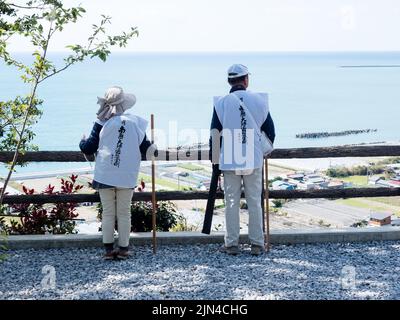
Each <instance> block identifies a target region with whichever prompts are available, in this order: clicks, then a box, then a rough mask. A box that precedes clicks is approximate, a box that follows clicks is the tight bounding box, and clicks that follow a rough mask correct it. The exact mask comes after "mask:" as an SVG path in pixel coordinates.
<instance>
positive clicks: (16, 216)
mask: <svg viewBox="0 0 400 320" xmlns="http://www.w3.org/2000/svg"><path fill="white" fill-rule="evenodd" d="M0 217H7V218H21V217H22V216H20V215H18V214H4V213H2V214H0ZM47 219H49V220H57V221H86V219H78V218H68V219H65V218H63V219H61V218H51V217H47Z"/></svg>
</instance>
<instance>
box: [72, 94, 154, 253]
mask: <svg viewBox="0 0 400 320" xmlns="http://www.w3.org/2000/svg"><path fill="white" fill-rule="evenodd" d="M97 103H98V104H99V105H100V108H99V110H98V112H97V120H96V122H95V124H94V126H93V129H92V132H91V134H90V136H89V138H88V139H85V137H83V138H82V140H81V142H80V144H79V147H80V149H81V151H82V152H83V153H84V154H89V155H90V154H96V164H95V170H94V178H93V183H92V186H93V188H95V189H97V190H98V191H99V194H100V200H101V204H102V206H103V213H102V233H103V243H104V246H105V250H106V252H105V255H104V258H105V259H107V260H110V259H114V258H116V257H117V258H120V259H125V258H127V257H128V256H129V236H130V231H131V211H130V208H131V200H132V195H133V190H134V188H135V186H136V185H137V178H138V174H139V167H140V161H141V157H142V155H143V154H146V153H149V152H153V153H154V152H156V147H155V146H154V145H152V144H151V143H150V141H149V140H148V139H147V137H146V127H147V121H146V120H145V119H142V118H140V117H138V116H135V115H132V114H129V113H127V112H126V111H127V110H128V109H130V108H132V107H133V105H134V104H135V103H136V97H135V95H133V94H126V93H124V91H123V89H122V88H121V87H117V86H114V87H110V88H109V89H108V90H107V92H106V93H105V96H104V98H99V97H98V101H97ZM116 220H117V225H118V246H119V248H118V249H114V228H115V221H116Z"/></svg>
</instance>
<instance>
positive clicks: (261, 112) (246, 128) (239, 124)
mask: <svg viewBox="0 0 400 320" xmlns="http://www.w3.org/2000/svg"><path fill="white" fill-rule="evenodd" d="M227 73H228V74H227V77H228V83H229V84H230V86H231V89H230V92H229V94H228V95H225V96H222V97H214V111H213V117H212V121H211V128H210V129H211V137H210V160H211V161H212V163H213V166H214V170H215V169H216V170H221V172H222V174H223V176H224V192H225V225H226V233H225V245H224V247H223V248H222V251H223V252H226V253H228V254H231V255H236V254H238V253H239V233H240V217H239V204H240V195H241V192H242V181H243V185H244V192H245V196H246V202H247V206H248V212H249V227H248V228H249V240H250V243H251V254H253V255H259V254H261V253H263V252H264V233H263V219H262V207H261V198H262V197H261V195H262V167H263V161H264V160H263V158H264V152H265V151H264V149H263V146H262V142H261V140H262V139H260V136H261V135H262V134H265V135H266V137H267V138H268V139H269V140H270V141H271V144H272V143H273V142H274V139H275V127H274V122H273V120H272V117H271V115H270V113H269V107H268V95H267V94H266V93H255V92H251V91H249V90H247V88H248V86H249V74H250V73H249V71H248V69H247V67H246V66H244V65H242V64H234V65H232V66H231V67H230V68H229V69H228V72H227Z"/></svg>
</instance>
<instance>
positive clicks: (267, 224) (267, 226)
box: [264, 158, 270, 252]
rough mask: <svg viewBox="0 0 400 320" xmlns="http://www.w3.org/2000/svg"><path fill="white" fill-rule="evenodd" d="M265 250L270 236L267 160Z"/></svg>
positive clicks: (266, 169) (268, 245) (266, 168)
mask: <svg viewBox="0 0 400 320" xmlns="http://www.w3.org/2000/svg"><path fill="white" fill-rule="evenodd" d="M264 172H265V179H264V180H265V197H264V198H265V235H264V237H265V250H266V251H267V252H269V249H270V234H269V188H268V187H269V186H268V185H269V183H268V158H265V169H264Z"/></svg>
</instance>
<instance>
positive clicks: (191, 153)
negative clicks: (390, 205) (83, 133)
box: [0, 145, 400, 162]
mask: <svg viewBox="0 0 400 320" xmlns="http://www.w3.org/2000/svg"><path fill="white" fill-rule="evenodd" d="M208 154H209V151H208V150H193V149H187V150H180V151H166V150H160V151H159V153H158V156H157V157H156V160H157V161H196V160H208V159H209V156H208ZM385 156H400V145H387V146H386V145H385V146H341V147H313V148H291V149H275V150H274V151H273V152H272V154H271V156H270V158H271V159H294V158H302V159H304V158H342V157H343V158H345V157H385ZM12 158H13V153H12V152H5V151H2V152H0V162H10V161H11V160H12ZM88 159H89V160H90V161H93V160H94V158H93V156H91V157H88ZM19 160H20V161H28V162H85V161H86V159H85V157H84V155H83V154H82V153H81V152H80V151H32V152H26V153H25V154H23V155H22V154H21V155H20V157H19ZM143 160H146V159H145V158H143Z"/></svg>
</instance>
